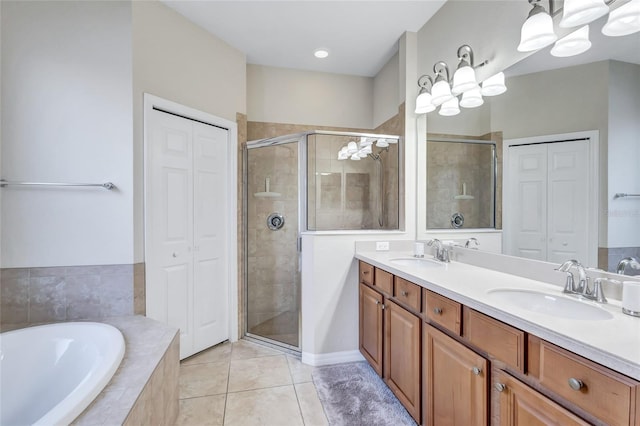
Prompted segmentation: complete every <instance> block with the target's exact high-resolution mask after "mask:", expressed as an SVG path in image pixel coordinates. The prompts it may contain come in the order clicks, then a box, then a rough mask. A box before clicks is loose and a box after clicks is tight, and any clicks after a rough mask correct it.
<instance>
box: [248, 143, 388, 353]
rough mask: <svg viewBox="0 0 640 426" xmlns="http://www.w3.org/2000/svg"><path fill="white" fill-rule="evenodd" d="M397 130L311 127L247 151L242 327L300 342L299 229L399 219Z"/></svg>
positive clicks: (367, 225) (287, 343) (384, 224)
mask: <svg viewBox="0 0 640 426" xmlns="http://www.w3.org/2000/svg"><path fill="white" fill-rule="evenodd" d="M400 149H401V144H400V138H399V137H398V136H390V135H376V134H360V133H340V132H328V131H312V132H306V133H297V134H292V135H286V136H280V137H276V138H269V139H261V140H257V141H251V142H248V143H247V145H246V149H245V152H244V154H245V155H244V179H243V190H244V203H243V204H244V212H243V213H244V221H243V222H244V238H245V247H246V250H245V262H244V267H245V270H244V277H245V293H244V294H245V303H246V304H245V317H244V320H245V321H244V323H245V335H247V336H249V337H251V338H254V339H259V340H263V341H266V342H268V343H271V344H276V345H279V346H282V347H285V348H288V349H291V350H299V349H300V318H301V312H300V296H301V294H300V265H301V255H302V254H301V252H300V248H301V247H300V234H301V233H302V232H305V231H310V232H320V231H350V230H374V229H377V230H393V229H398V227H399V215H398V211H399V208H398V206H399V201H400V200H399V194H400V192H399V179H398V175H399V169H400V164H399V159H400V158H401V157H400V155H399V150H400Z"/></svg>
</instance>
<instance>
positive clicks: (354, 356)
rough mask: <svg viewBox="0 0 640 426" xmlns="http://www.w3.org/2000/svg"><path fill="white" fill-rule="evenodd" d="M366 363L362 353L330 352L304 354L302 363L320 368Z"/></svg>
mask: <svg viewBox="0 0 640 426" xmlns="http://www.w3.org/2000/svg"><path fill="white" fill-rule="evenodd" d="M355 361H364V357H363V356H362V354H361V353H360V351H357V350H356V351H342V352H330V353H327V354H312V353H309V352H302V362H303V363H304V364H308V365H311V366H313V367H318V366H320V365H329V364H342V363H345V362H355Z"/></svg>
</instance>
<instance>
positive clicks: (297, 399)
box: [293, 384, 306, 426]
mask: <svg viewBox="0 0 640 426" xmlns="http://www.w3.org/2000/svg"><path fill="white" fill-rule="evenodd" d="M293 393H294V394H295V395H296V402H297V403H298V411H299V412H300V418H301V419H302V425H303V426H304V425H306V422H305V421H304V414H303V413H302V406H301V405H300V398H299V397H298V389H296V385H295V384H294V385H293Z"/></svg>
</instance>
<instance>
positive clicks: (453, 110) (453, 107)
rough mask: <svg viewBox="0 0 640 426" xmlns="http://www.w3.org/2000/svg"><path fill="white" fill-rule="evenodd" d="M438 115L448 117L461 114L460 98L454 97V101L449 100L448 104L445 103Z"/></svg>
mask: <svg viewBox="0 0 640 426" xmlns="http://www.w3.org/2000/svg"><path fill="white" fill-rule="evenodd" d="M438 114H440V115H444V116H446V117H449V116H452V115H458V114H460V108H459V107H458V98H455V97H454V98H453V99H449V100H448V101H447V102H445V103H443V104H442V106H441V107H440V111H439V112H438Z"/></svg>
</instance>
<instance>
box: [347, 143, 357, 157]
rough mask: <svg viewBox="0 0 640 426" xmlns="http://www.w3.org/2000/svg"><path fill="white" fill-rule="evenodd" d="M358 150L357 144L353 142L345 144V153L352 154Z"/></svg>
mask: <svg viewBox="0 0 640 426" xmlns="http://www.w3.org/2000/svg"><path fill="white" fill-rule="evenodd" d="M356 152H358V144H357V143H355V142H349V143H348V144H347V154H349V155H353V154H355V153H356Z"/></svg>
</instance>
